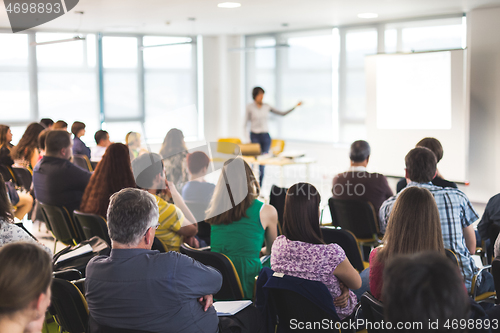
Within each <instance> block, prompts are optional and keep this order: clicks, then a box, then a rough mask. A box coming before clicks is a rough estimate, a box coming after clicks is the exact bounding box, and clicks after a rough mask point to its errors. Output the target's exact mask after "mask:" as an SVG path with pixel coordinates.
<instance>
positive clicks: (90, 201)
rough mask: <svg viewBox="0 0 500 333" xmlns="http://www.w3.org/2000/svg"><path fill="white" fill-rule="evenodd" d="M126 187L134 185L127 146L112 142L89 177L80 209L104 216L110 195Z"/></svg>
mask: <svg viewBox="0 0 500 333" xmlns="http://www.w3.org/2000/svg"><path fill="white" fill-rule="evenodd" d="M127 187H136V184H135V179H134V174H133V173H132V166H131V164H130V157H129V154H128V148H127V146H125V145H124V144H122V143H113V144H111V145H110V146H109V147H108V149H107V150H106V153H104V156H103V158H102V160H101V162H99V164H97V167H96V169H95V171H94V173H93V174H92V177H90V181H89V183H88V185H87V187H86V188H85V192H84V193H83V197H82V203H81V204H80V211H81V212H83V213H88V214H96V215H100V216H102V217H106V212H107V211H108V205H109V198H110V197H111V195H113V194H114V193H116V192H118V191H120V190H122V189H124V188H127Z"/></svg>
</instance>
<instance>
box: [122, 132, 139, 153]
mask: <svg viewBox="0 0 500 333" xmlns="http://www.w3.org/2000/svg"><path fill="white" fill-rule="evenodd" d="M125 143H126V145H127V146H128V147H129V148H130V149H137V148H139V147H140V146H141V134H139V133H137V132H128V133H127V135H125Z"/></svg>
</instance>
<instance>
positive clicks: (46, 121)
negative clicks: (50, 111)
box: [40, 118, 54, 129]
mask: <svg viewBox="0 0 500 333" xmlns="http://www.w3.org/2000/svg"><path fill="white" fill-rule="evenodd" d="M40 124H42V125H43V127H45V128H47V129H51V128H52V126H53V125H54V121H53V120H52V119H50V118H43V119H42V120H40Z"/></svg>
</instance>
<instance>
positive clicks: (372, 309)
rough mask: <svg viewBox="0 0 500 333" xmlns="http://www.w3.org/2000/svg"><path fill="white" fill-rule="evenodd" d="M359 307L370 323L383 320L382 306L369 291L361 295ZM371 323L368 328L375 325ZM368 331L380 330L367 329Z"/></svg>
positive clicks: (369, 332)
mask: <svg viewBox="0 0 500 333" xmlns="http://www.w3.org/2000/svg"><path fill="white" fill-rule="evenodd" d="M360 302H361V309H362V310H363V316H364V317H365V320H366V321H367V322H370V323H372V324H373V323H381V322H382V321H383V320H384V306H383V304H382V302H381V301H379V300H378V299H376V298H375V297H374V296H373V295H372V294H371V293H370V292H369V291H367V292H365V293H364V294H363V295H362V296H361V301H360ZM376 326H377V325H371V326H370V327H368V328H373V327H376ZM367 331H368V333H371V332H380V330H373V329H367Z"/></svg>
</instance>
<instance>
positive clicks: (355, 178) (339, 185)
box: [332, 140, 393, 214]
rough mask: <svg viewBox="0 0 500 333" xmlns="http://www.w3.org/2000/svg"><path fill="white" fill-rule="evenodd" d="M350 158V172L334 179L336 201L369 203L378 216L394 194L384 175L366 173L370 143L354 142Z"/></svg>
mask: <svg viewBox="0 0 500 333" xmlns="http://www.w3.org/2000/svg"><path fill="white" fill-rule="evenodd" d="M349 158H350V159H351V167H350V168H349V170H348V171H347V172H344V173H340V174H338V175H337V176H335V178H333V188H332V193H333V197H334V198H335V199H345V200H361V201H369V202H370V203H371V204H372V205H373V208H375V213H377V214H378V210H379V208H380V205H382V202H384V201H385V200H386V199H388V198H390V197H391V196H392V195H393V194H392V190H391V188H390V187H389V184H388V183H387V179H386V178H385V176H384V175H381V174H379V173H369V172H368V171H366V166H367V165H368V161H369V160H370V145H369V144H368V142H366V141H363V140H359V141H354V142H353V143H352V145H351V152H350V154H349Z"/></svg>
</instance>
